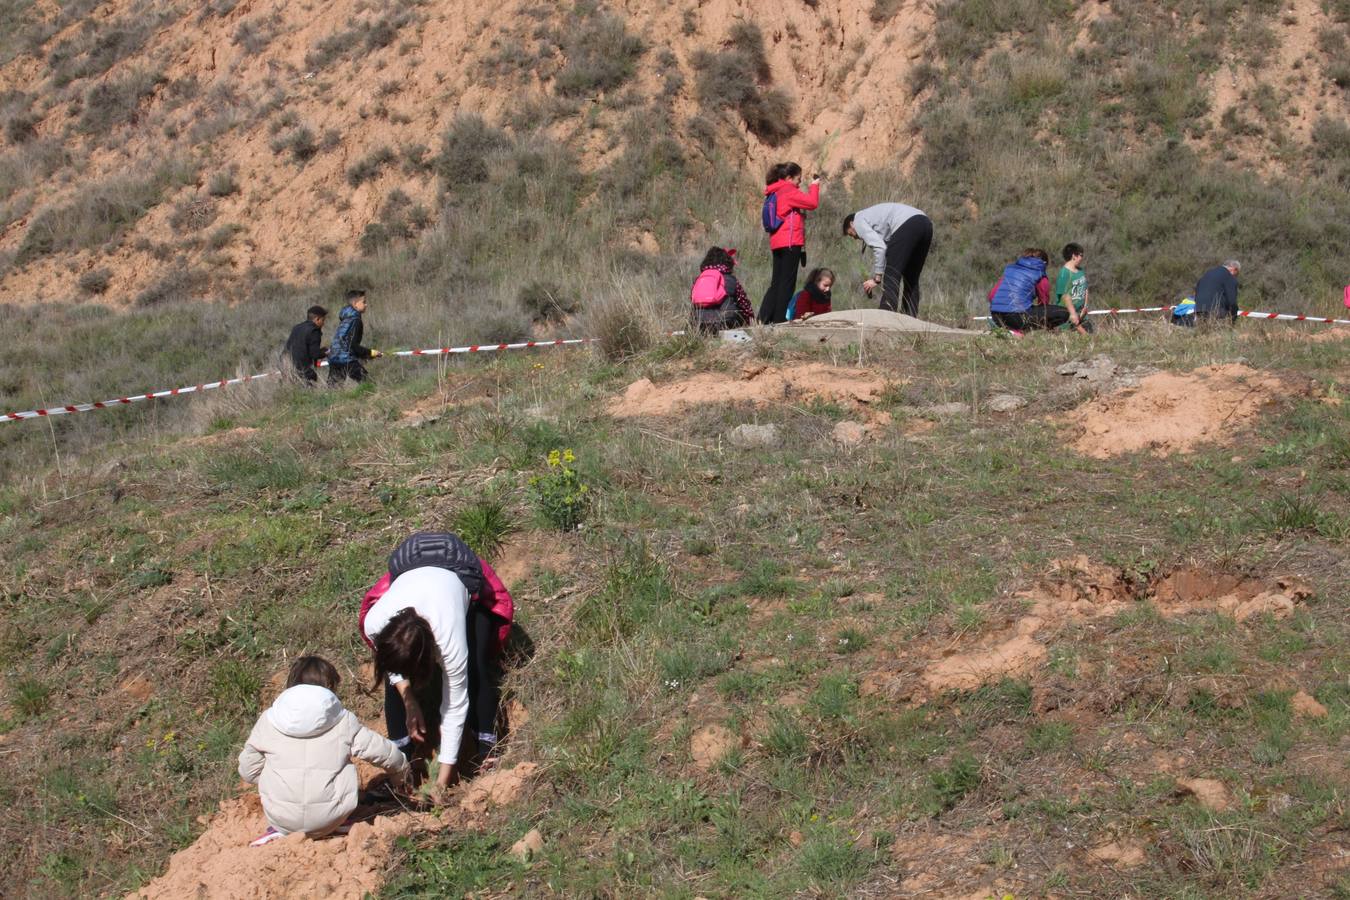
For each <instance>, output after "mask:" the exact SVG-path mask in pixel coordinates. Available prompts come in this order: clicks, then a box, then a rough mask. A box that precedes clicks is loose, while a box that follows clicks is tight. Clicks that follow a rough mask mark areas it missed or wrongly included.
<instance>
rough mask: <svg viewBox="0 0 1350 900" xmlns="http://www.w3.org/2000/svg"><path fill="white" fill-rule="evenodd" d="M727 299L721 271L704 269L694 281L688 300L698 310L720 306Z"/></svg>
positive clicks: (724, 279)
mask: <svg viewBox="0 0 1350 900" xmlns="http://www.w3.org/2000/svg"><path fill="white" fill-rule="evenodd" d="M726 299H727V280H726V277H725V276H724V275H723V274H722V270H721V269H704V270H703V271H702V272H699V273H698V277H697V278H695V279H694V286H693V288H691V289H690V291H689V300H690V302H691V303H693V304H694V305H695V306H697V307H698V308H699V309H711V308H712V307H714V306H721V305H722V304H723V303H724V302H725V301H726Z"/></svg>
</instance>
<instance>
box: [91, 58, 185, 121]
mask: <svg viewBox="0 0 1350 900" xmlns="http://www.w3.org/2000/svg"><path fill="white" fill-rule="evenodd" d="M166 81H167V79H166V78H165V77H164V74H163V73H162V72H150V71H146V70H138V71H134V72H131V73H130V74H128V75H125V76H123V77H122V78H110V79H108V80H106V81H100V82H99V83H98V84H96V85H94V86H93V87H91V88H90V89H89V90H88V91H86V92H85V95H84V108H83V109H82V110H81V111H80V119H79V125H78V127H79V129H80V130H81V131H83V132H84V133H85V134H104V133H106V132H108V131H110V130H111V129H113V128H116V127H118V126H119V125H126V124H128V123H130V122H134V121H135V120H136V113H137V111H138V110H139V109H140V106H141V101H143V100H145V99H146V98H147V97H149V96H150V95H152V94H154V92H155V89H156V88H158V87H159V86H160V85H161V84H164V83H165V82H166Z"/></svg>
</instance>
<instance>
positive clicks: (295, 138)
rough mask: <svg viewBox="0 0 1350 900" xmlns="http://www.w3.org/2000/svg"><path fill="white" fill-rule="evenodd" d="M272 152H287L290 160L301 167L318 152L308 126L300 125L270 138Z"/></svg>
mask: <svg viewBox="0 0 1350 900" xmlns="http://www.w3.org/2000/svg"><path fill="white" fill-rule="evenodd" d="M272 152H273V153H287V152H289V153H290V154H291V158H292V159H294V160H295V161H296V162H297V163H299V164H300V165H302V166H303V165H304V164H305V163H307V162H309V161H310V160H311V159H313V158H314V156H315V155H316V154H317V153H318V152H319V141H318V139H317V138H316V137H315V136H314V132H313V131H311V130H310V129H309V127H308V126H306V125H301V126H299V127H298V128H294V129H292V130H290V131H287V132H285V133H284V134H279V135H277V136H276V137H274V138H272Z"/></svg>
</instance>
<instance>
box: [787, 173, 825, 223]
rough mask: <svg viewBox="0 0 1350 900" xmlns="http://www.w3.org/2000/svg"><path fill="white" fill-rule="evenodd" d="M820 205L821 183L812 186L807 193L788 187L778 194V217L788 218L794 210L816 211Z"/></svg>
mask: <svg viewBox="0 0 1350 900" xmlns="http://www.w3.org/2000/svg"><path fill="white" fill-rule="evenodd" d="M819 205H820V182H819V181H817V182H816V183H814V184H812V185H811V187H810V188H809V189H808V190H805V191H802V190H798V189H797V188H795V187H792V186H788V187H786V188H784V189H782V190H780V191H779V192H778V215H779V217H780V218H784V217H786V216H787V214H788V213H789V212H791V211H792V210H794V209H815V208H816V207H817V206H819Z"/></svg>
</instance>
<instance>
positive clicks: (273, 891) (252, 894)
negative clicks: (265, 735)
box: [130, 763, 537, 900]
mask: <svg viewBox="0 0 1350 900" xmlns="http://www.w3.org/2000/svg"><path fill="white" fill-rule="evenodd" d="M536 768H537V767H536V766H535V764H534V763H521V764H520V765H518V766H516V767H515V768H512V769H504V770H500V771H496V772H489V773H488V774H486V775H483V776H482V777H480V778H476V779H474V780H473V781H471V782H469V783H468V784H467V785H465V786H464V787H462V788H460V794H461V796H460V798H459V803H458V805H457V806H453V807H450V808H448V809H445V810H442V811H441V813H440V815H437V814H434V813H427V812H404V811H397V812H396V813H395V814H380V815H375V814H374V812H375V811H373V810H358V814H357V815H358V817H361V816H362V813H364V814H365V816H369V817H370V818H368V819H367V820H365V821H360V822H357V823H356V824H355V825H353V826H352V829H351V832H350V833H349V834H347V835H346V836H339V837H331V838H324V839H322V840H317V841H316V840H310V839H308V838H307V837H305V836H304V835H303V834H292V835H287V836H286V837H284V838H281V839H279V840H275V841H273V842H272V843H270V844H266V845H264V846H262V847H250V846H249V842H250V841H252V840H253V839H254V838H256V837H258V836H259V835H261V834H262V833H263V832H264V831H266V830H267V821H266V819H264V818H263V811H262V804H261V802H260V801H259V800H258V795H257V794H256V793H248V794H245V795H244V796H242V797H237V798H235V799H233V800H227V801H225V802H224V803H222V804H221V806H220V810H219V811H218V812H217V813H216V814H215V815H214V816H212V817H211V818H210V820H209V821H208V822H207V823H206V826H207V827H206V831H205V832H204V833H203V834H202V836H201V837H199V838H197V840H196V841H194V842H193V843H192V845H191V846H190V847H187V848H186V849H184V850H180V851H179V852H178V853H175V854H174V855H173V858H172V859H170V860H169V869H168V871H167V872H165V873H164V874H163V875H161V876H160V877H159V878H156V879H155V880H154V881H152V882H150V883H149V884H148V885H146V886H145V887H144V888H142V889H141V890H139V891H137V892H136V893H134V894H131V895H130V897H133V898H142V900H176V898H179V897H195V898H198V900H251V898H272V897H276V898H283V897H330V898H351V900H361V898H363V897H366V896H369V895H371V894H373V893H374V892H375V891H376V890H377V889H378V888H379V886H380V883H381V882H382V881H383V879H384V873H385V871H386V870H387V869H388V867H389V863H390V857H391V852H392V850H393V846H394V841H395V840H397V839H398V838H400V837H404V836H406V835H409V834H413V833H415V832H427V831H440V830H443V829H446V828H450V827H462V826H464V825H469V824H473V823H474V822H475V821H477V820H478V819H480V818H481V817H482V815H484V814H485V813H486V812H487V811H488V810H489V809H491V808H492V807H494V806H505V805H507V804H509V803H511V802H513V801H515V800H516V799H517V798H518V797H519V796H520V795H521V793H522V792H523V791H524V790H525V787H526V785H527V784H528V783H529V779H530V777H531V776H532V775H533V774H534V771H535V769H536Z"/></svg>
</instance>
